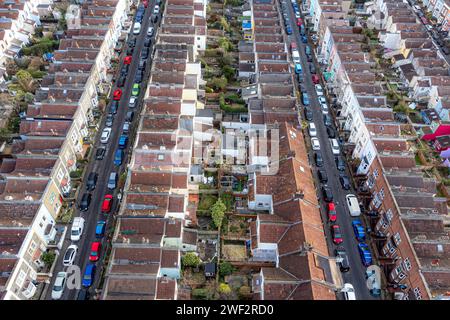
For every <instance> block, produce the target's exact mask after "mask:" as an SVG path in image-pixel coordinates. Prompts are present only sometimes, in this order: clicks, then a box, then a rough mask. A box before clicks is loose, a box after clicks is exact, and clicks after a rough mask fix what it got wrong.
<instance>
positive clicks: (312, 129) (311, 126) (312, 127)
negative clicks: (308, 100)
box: [308, 122, 317, 137]
mask: <svg viewBox="0 0 450 320" xmlns="http://www.w3.org/2000/svg"><path fill="white" fill-rule="evenodd" d="M308 133H309V136H310V137H316V136H317V129H316V125H315V124H314V122H311V123H310V124H309V127H308Z"/></svg>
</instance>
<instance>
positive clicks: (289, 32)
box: [286, 26, 292, 35]
mask: <svg viewBox="0 0 450 320" xmlns="http://www.w3.org/2000/svg"><path fill="white" fill-rule="evenodd" d="M286 33H287V34H288V35H291V34H292V29H291V27H290V26H286Z"/></svg>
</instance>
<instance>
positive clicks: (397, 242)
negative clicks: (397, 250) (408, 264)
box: [394, 232, 402, 247]
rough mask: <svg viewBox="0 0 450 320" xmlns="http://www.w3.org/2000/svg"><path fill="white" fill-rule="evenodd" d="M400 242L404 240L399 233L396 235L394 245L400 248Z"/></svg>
mask: <svg viewBox="0 0 450 320" xmlns="http://www.w3.org/2000/svg"><path fill="white" fill-rule="evenodd" d="M400 242H402V239H401V238H400V233H399V232H397V233H396V234H394V243H395V245H396V246H397V247H398V245H399V244H400Z"/></svg>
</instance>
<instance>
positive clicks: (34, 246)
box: [27, 240, 37, 256]
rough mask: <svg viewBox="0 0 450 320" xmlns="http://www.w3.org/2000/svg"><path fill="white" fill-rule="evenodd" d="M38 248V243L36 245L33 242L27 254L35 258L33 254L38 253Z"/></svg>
mask: <svg viewBox="0 0 450 320" xmlns="http://www.w3.org/2000/svg"><path fill="white" fill-rule="evenodd" d="M36 248H37V243H36V241H34V240H31V242H30V246H29V247H28V250H27V253H28V254H29V255H30V256H33V254H34V253H35V251H36Z"/></svg>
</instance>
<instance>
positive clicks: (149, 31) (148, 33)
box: [147, 27, 155, 37]
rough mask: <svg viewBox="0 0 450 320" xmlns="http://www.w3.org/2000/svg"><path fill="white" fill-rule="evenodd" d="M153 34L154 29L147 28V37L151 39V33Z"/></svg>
mask: <svg viewBox="0 0 450 320" xmlns="http://www.w3.org/2000/svg"><path fill="white" fill-rule="evenodd" d="M154 32H155V28H153V27H148V29H147V35H148V36H149V37H151V36H153V33H154Z"/></svg>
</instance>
